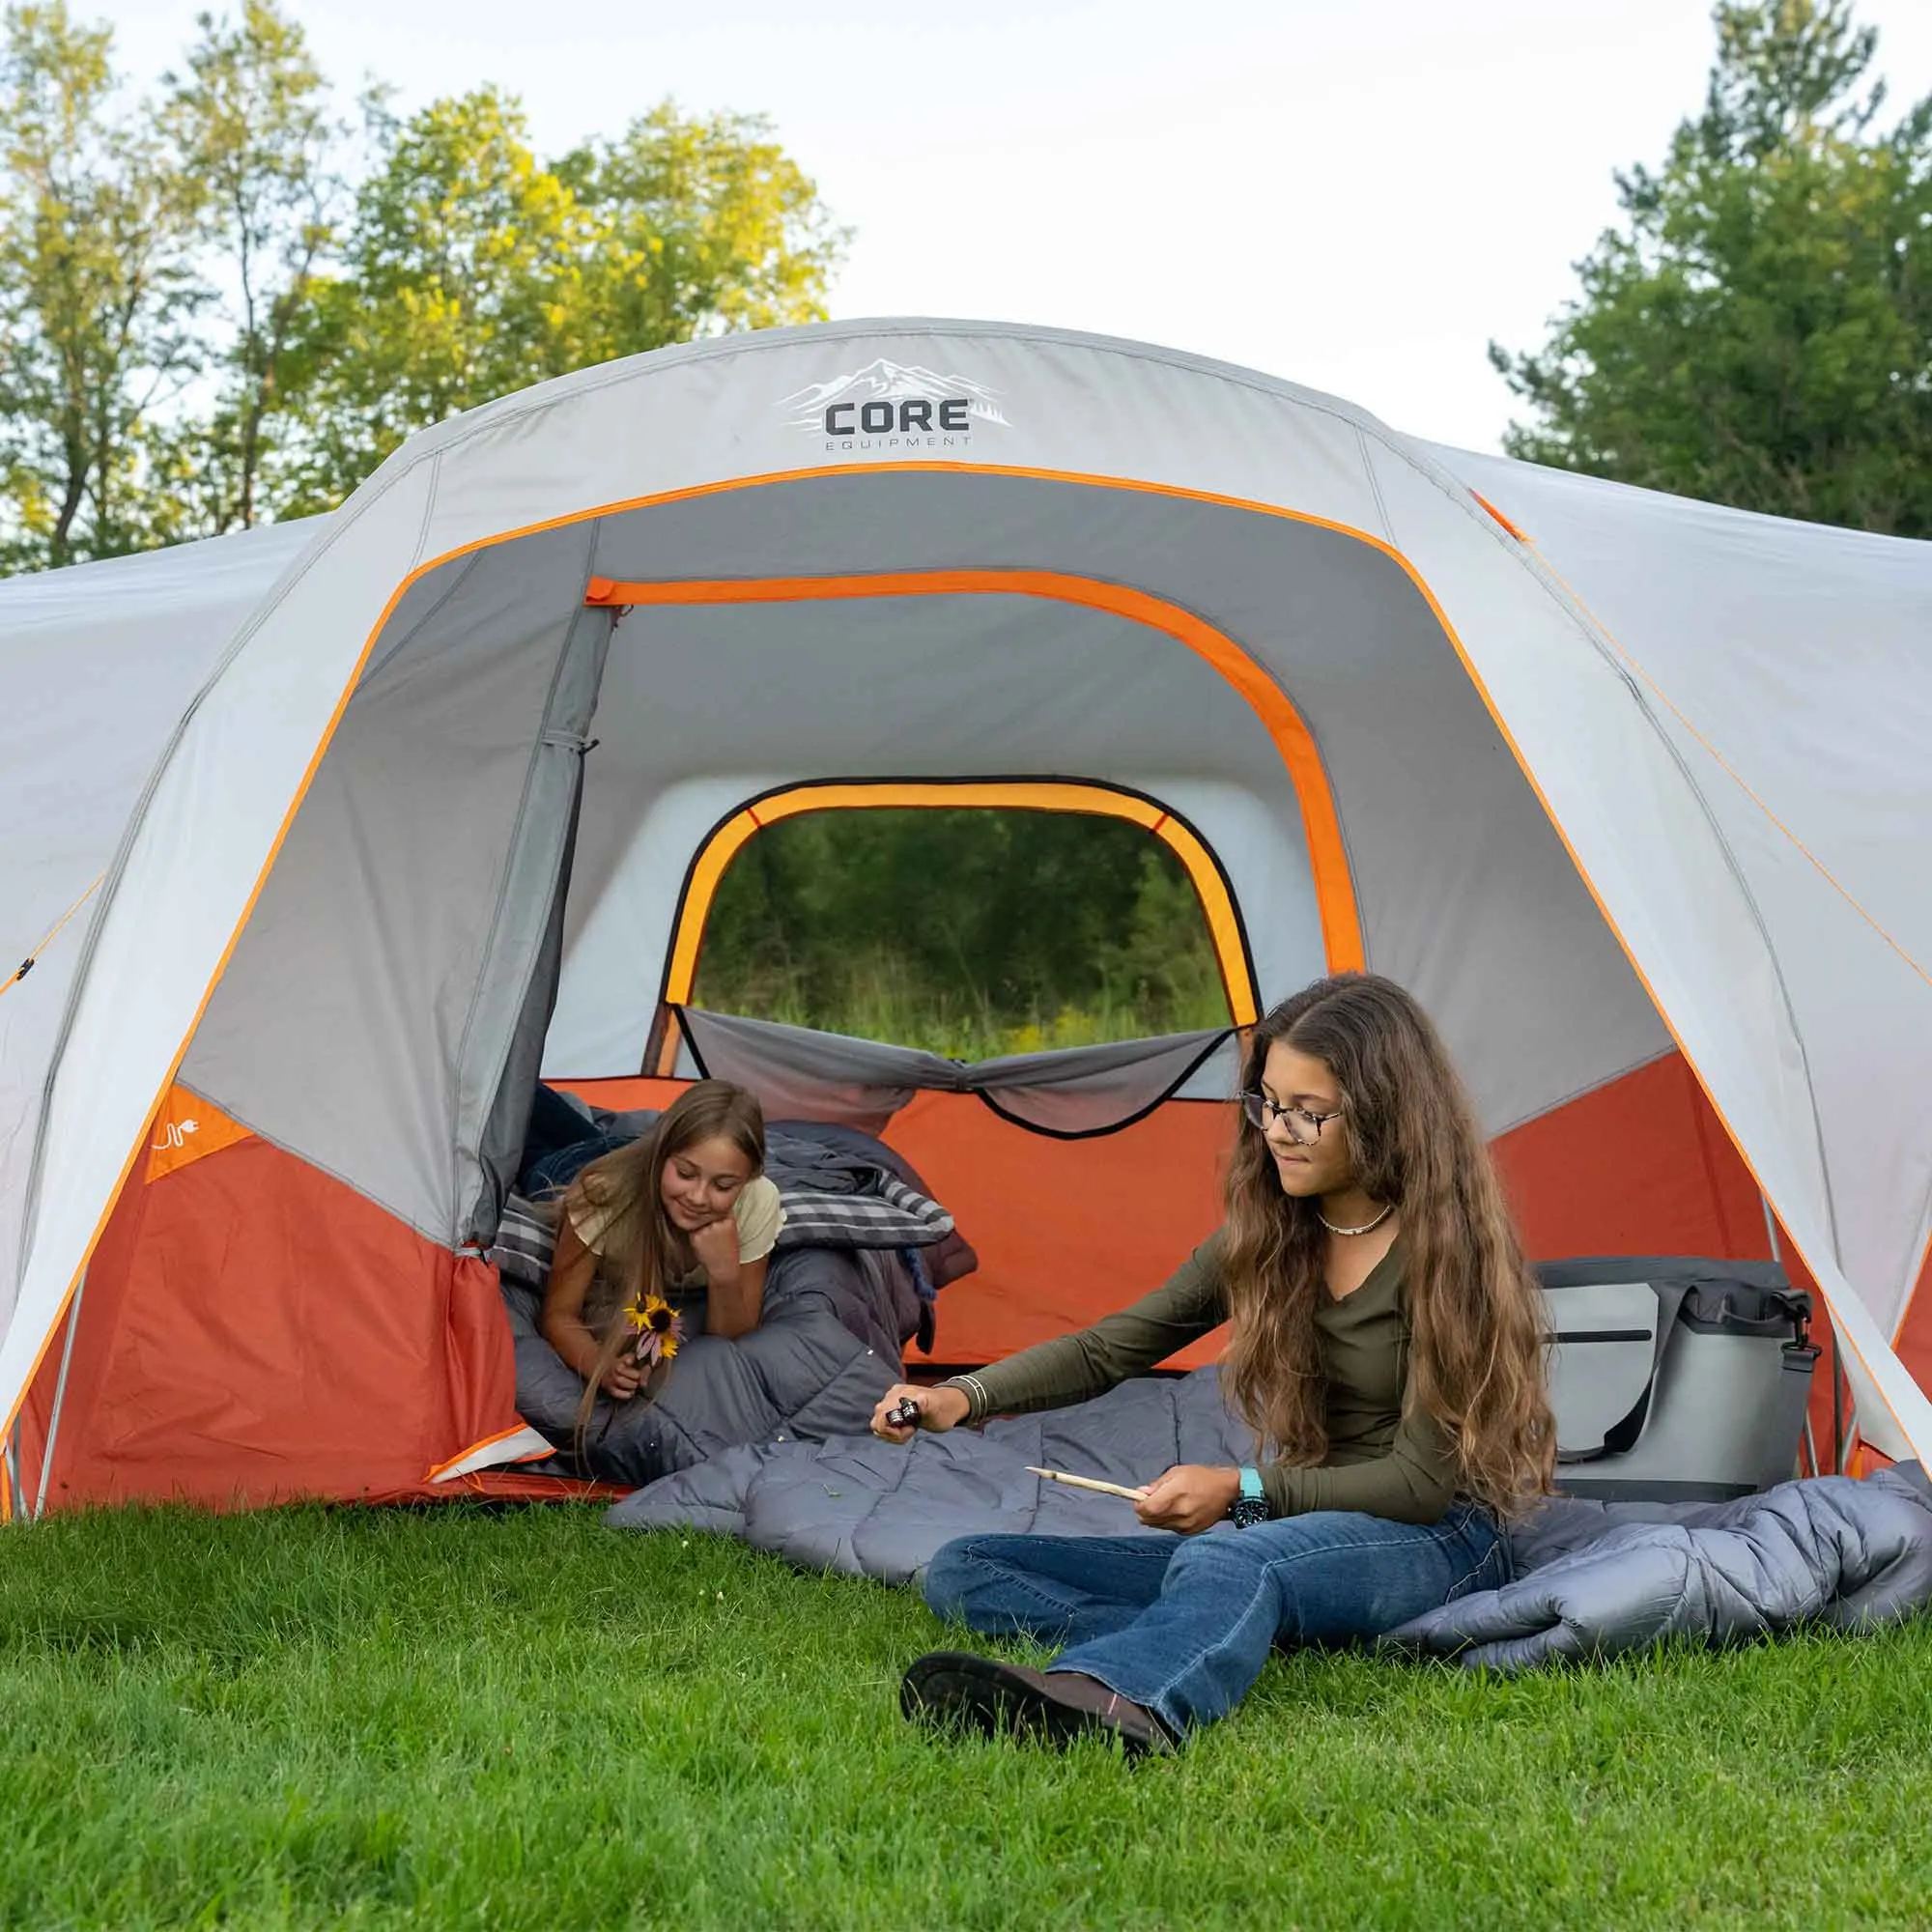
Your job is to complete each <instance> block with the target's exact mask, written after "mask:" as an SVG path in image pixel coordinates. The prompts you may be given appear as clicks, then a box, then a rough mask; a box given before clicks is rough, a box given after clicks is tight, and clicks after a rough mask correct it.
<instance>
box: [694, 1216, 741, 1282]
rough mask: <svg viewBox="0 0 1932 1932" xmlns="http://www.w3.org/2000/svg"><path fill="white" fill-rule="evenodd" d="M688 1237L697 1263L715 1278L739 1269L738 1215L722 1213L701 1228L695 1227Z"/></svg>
mask: <svg viewBox="0 0 1932 1932" xmlns="http://www.w3.org/2000/svg"><path fill="white" fill-rule="evenodd" d="M686 1238H687V1239H688V1240H689V1241H690V1242H691V1252H692V1254H693V1255H694V1256H696V1260H697V1264H698V1266H699V1267H701V1268H702V1269H703V1270H704V1272H705V1273H706V1274H707V1275H710V1276H711V1277H712V1278H713V1279H714V1280H715V1279H716V1278H717V1277H719V1276H720V1275H726V1276H728V1275H733V1274H736V1273H737V1271H738V1217H737V1216H736V1215H735V1214H721V1215H720V1216H719V1217H718V1219H717V1220H715V1221H707V1222H705V1224H704V1225H703V1227H701V1228H694V1229H693V1230H692V1231H691V1233H690V1235H689V1236H686Z"/></svg>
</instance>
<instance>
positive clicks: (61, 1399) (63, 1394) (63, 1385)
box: [33, 1274, 87, 1522]
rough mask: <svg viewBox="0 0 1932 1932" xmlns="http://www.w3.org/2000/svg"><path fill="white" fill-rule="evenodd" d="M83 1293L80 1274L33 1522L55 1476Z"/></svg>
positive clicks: (42, 1509) (69, 1314) (41, 1511)
mask: <svg viewBox="0 0 1932 1932" xmlns="http://www.w3.org/2000/svg"><path fill="white" fill-rule="evenodd" d="M85 1293H87V1276H86V1275H85V1274H83V1275H82V1276H81V1278H80V1286H79V1287H78V1288H76V1289H75V1290H74V1292H73V1301H72V1303H71V1305H70V1306H69V1308H68V1311H67V1339H66V1340H65V1341H64V1342H63V1343H62V1344H61V1363H60V1374H59V1376H58V1377H57V1378H55V1380H54V1406H53V1413H52V1414H51V1415H49V1416H48V1417H47V1439H46V1446H45V1447H44V1448H43V1450H42V1451H41V1486H40V1489H39V1490H38V1491H37V1492H35V1495H34V1516H33V1520H34V1521H36V1522H39V1521H40V1520H41V1518H42V1517H43V1516H44V1515H45V1514H46V1508H47V1484H48V1481H49V1480H50V1479H51V1477H52V1475H53V1472H54V1444H55V1442H56V1441H57V1440H58V1439H59V1436H60V1423H61V1406H62V1405H63V1404H64V1403H65V1402H66V1401H67V1372H68V1370H69V1369H70V1368H71V1366H72V1363H73V1338H74V1335H75V1333H76V1332H77V1331H78V1329H79V1327H80V1297H81V1296H82V1295H83V1294H85Z"/></svg>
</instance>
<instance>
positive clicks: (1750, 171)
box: [1490, 0, 1932, 536]
mask: <svg viewBox="0 0 1932 1932" xmlns="http://www.w3.org/2000/svg"><path fill="white" fill-rule="evenodd" d="M1714 17H1715V21H1716V25H1717V33H1718V53H1717V60H1716V64H1715V66H1714V68H1713V70H1712V72H1711V76H1710V83H1709V88H1708V92H1707V95H1706V99H1705V103H1704V108H1703V111H1702V113H1701V114H1700V115H1698V116H1697V117H1696V118H1695V119H1693V120H1687V121H1686V122H1684V123H1683V124H1682V125H1681V126H1680V127H1679V128H1678V129H1677V132H1676V134H1675V136H1674V137H1673V139H1672V141H1671V144H1670V150H1669V154H1668V156H1667V158H1666V160H1665V161H1664V163H1663V165H1662V167H1661V168H1660V169H1659V170H1657V171H1656V172H1654V173H1653V172H1652V171H1651V170H1649V169H1646V168H1641V167H1638V168H1634V169H1632V170H1631V171H1630V172H1629V173H1628V174H1620V175H1619V176H1618V177H1617V196H1618V202H1619V205H1620V206H1621V208H1622V211H1623V214H1624V217H1625V220H1624V224H1623V225H1622V226H1621V227H1620V228H1617V229H1613V230H1610V231H1607V232H1605V234H1604V236H1603V237H1602V238H1601V239H1600V240H1599V241H1598V244H1597V247H1596V249H1595V251H1594V252H1593V253H1592V254H1591V255H1589V256H1588V257H1586V258H1585V259H1584V260H1583V261H1581V262H1579V263H1578V264H1577V274H1578V277H1579V279H1580V283H1581V293H1580V295H1579V297H1578V298H1577V299H1576V300H1575V301H1573V302H1571V303H1570V304H1568V305H1567V306H1566V307H1565V308H1564V309H1563V311H1562V312H1561V313H1560V314H1559V315H1558V317H1557V318H1556V320H1555V322H1554V323H1553V325H1552V327H1551V332H1550V335H1549V338H1548V341H1547V342H1546V344H1545V345H1544V347H1543V348H1542V349H1541V350H1540V351H1536V352H1533V353H1529V354H1522V355H1512V354H1511V353H1509V352H1508V351H1506V350H1504V349H1502V348H1501V347H1499V346H1498V345H1496V344H1494V343H1492V344H1491V346H1490V357H1491V360H1492V363H1493V364H1494V365H1495V367H1496V368H1497V369H1498V370H1499V371H1500V372H1501V373H1502V375H1503V376H1504V378H1505V380H1506V381H1507V382H1508V383H1509V384H1510V387H1511V388H1512V389H1513V390H1514V391H1515V392H1516V394H1517V395H1518V396H1520V397H1521V398H1522V399H1523V400H1524V401H1525V402H1527V403H1528V404H1529V405H1530V407H1531V409H1532V410H1533V411H1534V412H1535V415H1536V418H1537V419H1536V420H1534V421H1532V422H1530V423H1527V424H1524V423H1516V424H1512V426H1511V428H1510V430H1509V432H1508V433H1507V435H1506V436H1505V438H1504V447H1505V449H1507V450H1508V452H1509V453H1510V454H1511V455H1513V456H1520V457H1526V458H1528V459H1529V460H1531V461H1533V462H1538V463H1548V464H1554V465H1557V466H1560V467H1563V468H1568V469H1579V470H1586V471H1589V472H1590V473H1592V474H1596V475H1601V476H1609V477H1614V478H1617V479H1619V480H1621V481H1624V482H1629V483H1638V484H1643V485H1646V486H1648V487H1650V488H1653V489H1661V490H1670V491H1675V492H1679V493H1681V494H1684V495H1689V496H1693V497H1707V498H1710V499H1713V500H1716V501H1719V502H1726V503H1735V504H1738V505H1740V506H1742V507H1744V508H1747V509H1753V510H1764V511H1770V512H1774V513H1776V514H1779V515H1785V516H1794V517H1804V518H1809V519H1812V520H1814V521H1818V522H1825V523H1837V524H1849V525H1854V526H1861V527H1863V528H1867V529H1873V530H1882V531H1889V532H1892V533H1895V534H1899V535H1913V536H1926V535H1932V99H1926V100H1923V101H1920V102H1919V103H1918V105H1917V106H1915V107H1913V108H1912V109H1911V110H1910V111H1909V112H1908V113H1906V114H1905V115H1903V116H1902V117H1901V118H1900V119H1898V120H1897V121H1896V122H1895V123H1894V124H1893V125H1892V126H1891V127H1890V128H1887V129H1884V130H1883V131H1881V130H1879V128H1878V120H1879V116H1880V113H1881V111H1882V109H1883V106H1884V100H1885V94H1884V89H1883V87H1882V86H1880V85H1871V86H1866V85H1865V84H1864V82H1865V75H1866V73H1867V72H1868V71H1869V69H1870V66H1871V62H1872V58H1873V55H1874V53H1875V51H1876V47H1877V35H1876V33H1875V32H1874V31H1872V30H1870V29H1864V28H1859V27H1857V26H1856V25H1854V23H1853V20H1852V18H1851V14H1850V9H1849V6H1848V4H1847V0H1763V4H1754V5H1719V7H1718V8H1717V10H1716V13H1715V16H1714Z"/></svg>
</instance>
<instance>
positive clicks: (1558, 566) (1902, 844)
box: [1436, 450, 1932, 1331]
mask: <svg viewBox="0 0 1932 1932" xmlns="http://www.w3.org/2000/svg"><path fill="white" fill-rule="evenodd" d="M1436 454H1437V455H1438V457H1439V458H1440V459H1441V461H1442V462H1443V463H1444V464H1446V465H1447V466H1448V467H1449V468H1451V469H1454V470H1455V471H1456V473H1457V474H1458V475H1460V476H1461V477H1463V479H1464V480H1465V481H1467V482H1468V483H1470V484H1471V485H1472V486H1473V487H1475V488H1476V489H1477V490H1479V491H1481V492H1482V493H1483V494H1484V495H1485V496H1486V497H1488V498H1489V500H1490V501H1492V502H1493V503H1494V504H1495V505H1496V507H1497V508H1498V509H1499V510H1501V511H1502V512H1503V513H1504V515H1506V516H1508V517H1510V518H1511V520H1512V521H1513V522H1515V523H1517V524H1518V525H1519V526H1520V527H1521V528H1522V529H1523V531H1524V534H1525V535H1526V536H1527V537H1528V539H1529V540H1530V542H1531V543H1532V544H1534V545H1535V546H1536V549H1537V551H1538V554H1540V555H1541V556H1542V557H1543V558H1544V559H1545V560H1546V561H1547V563H1548V567H1549V568H1550V570H1551V571H1552V572H1553V573H1557V574H1559V575H1560V579H1561V581H1562V582H1563V583H1564V585H1565V587H1566V589H1568V590H1569V591H1570V592H1571V593H1572V594H1573V595H1574V596H1575V597H1576V598H1577V600H1578V602H1579V603H1580V605H1581V606H1582V607H1583V608H1584V609H1585V610H1586V611H1588V613H1589V614H1590V616H1591V617H1592V618H1593V619H1594V620H1595V621H1596V622H1597V624H1598V625H1599V626H1601V630H1602V636H1603V638H1604V640H1605V646H1606V650H1607V655H1608V657H1609V660H1610V662H1611V663H1612V664H1613V665H1614V667H1615V668H1617V669H1618V670H1619V671H1620V672H1622V673H1625V674H1627V675H1628V676H1629V678H1630V679H1631V680H1632V681H1633V682H1634V686H1635V691H1636V696H1637V698H1638V701H1639V702H1640V703H1641V704H1642V705H1643V707H1644V709H1645V711H1646V712H1647V714H1648V716H1649V717H1650V719H1651V721H1652V722H1653V724H1654V725H1655V726H1656V727H1657V729H1658V730H1659V732H1660V733H1661V734H1662V737H1663V738H1664V739H1665V741H1666V742H1667V743H1668V744H1669V745H1670V747H1671V749H1672V752H1673V753H1674V754H1675V755H1676V756H1677V757H1678V759H1679V760H1680V761H1681V763H1682V765H1683V767H1684V769H1685V771H1686V774H1687V776H1688V777H1689V778H1690V781H1691V783H1692V784H1693V785H1694V786H1695V788H1696V790H1697V793H1698V796H1699V797H1700V799H1701V800H1702V801H1703V803H1704V805H1705V806H1706V808H1707V809H1708V810H1709V812H1710V814H1711V816H1712V818H1713V820H1714V822H1715V823H1716V825H1717V827H1718V829H1719V833H1720V835H1721V837H1722V838H1723V840H1724V843H1725V846H1726V848H1727V850H1728V853H1729V856H1730V859H1731V861H1732V863H1733V864H1734V865H1735V867H1737V870H1738V872H1739V874H1740V877H1741V882H1742V885H1743V888H1744V890H1745V891H1746V892H1747V894H1748V895H1749V899H1750V902H1751V906H1752V911H1753V914H1754V916H1755V918H1756V919H1757V920H1759V921H1760V922H1761V923H1762V924H1763V928H1764V931H1765V934H1766V937H1767V939H1768V941H1769V943H1770V946H1771V950H1772V952H1773V953H1774V955H1775V957H1776V962H1777V970H1778V973H1779V976H1780V979H1781V982H1782V984H1781V997H1782V998H1783V999H1784V1000H1785V1001H1786V1002H1788V1004H1789V1007H1790V1009H1791V1012H1792V1015H1793V1020H1794V1024H1795V1026H1796V1029H1797V1034H1798V1040H1797V1042H1796V1043H1795V1045H1794V1050H1799V1049H1801V1048H1802V1053H1803V1066H1804V1070H1803V1079H1804V1090H1805V1092H1804V1101H1803V1102H1801V1104H1803V1105H1808V1106H1810V1107H1812V1108H1815V1110H1816V1124H1815V1127H1814V1129H1813V1132H1814V1133H1815V1137H1816V1144H1817V1150H1818V1158H1819V1172H1818V1174H1817V1177H1816V1182H1817V1187H1818V1200H1817V1208H1818V1211H1819V1213H1820V1214H1821V1216H1822V1217H1823V1221H1824V1224H1825V1225H1826V1226H1827V1227H1828V1228H1829V1230H1830V1235H1831V1239H1832V1242H1833V1246H1834V1247H1835V1250H1836V1252H1837V1254H1838V1256H1839V1259H1840V1261H1841V1263H1842V1264H1843V1266H1844V1268H1845V1270H1846V1272H1847V1274H1848V1275H1849V1276H1850V1277H1851V1278H1852V1279H1853V1280H1855V1281H1857V1282H1860V1283H1861V1284H1863V1285H1864V1290H1863V1292H1864V1293H1865V1296H1866V1299H1867V1301H1868V1303H1869V1305H1870V1306H1871V1308H1872V1312H1873V1314H1874V1315H1875V1316H1876V1317H1877V1318H1878V1320H1879V1321H1881V1323H1882V1324H1883V1325H1884V1326H1885V1327H1886V1328H1887V1329H1888V1331H1895V1330H1896V1328H1897V1327H1898V1326H1899V1324H1900V1323H1901V1322H1902V1321H1903V1320H1904V1315H1905V1299H1906V1296H1907V1294H1908V1293H1910V1290H1911V1288H1912V1285H1913V1284H1914V1283H1915V1282H1916V1281H1917V1279H1918V1274H1919V1270H1920V1266H1921V1264H1922V1262H1923V1258H1924V1255H1925V1250H1926V1241H1927V1237H1928V1234H1932V1133H1928V1132H1927V1122H1928V1120H1929V1119H1932V1101H1928V1098H1927V1096H1928V1095H1932V1024H1928V1015H1927V1005H1926V996H1927V991H1928V988H1929V987H1932V890H1928V889H1927V877H1928V870H1932V867H1928V864H1927V857H1926V835H1927V830H1928V828H1932V674H1928V665H1932V544H1923V543H1901V542H1897V541H1894V540H1892V539H1889V538H1886V537H1875V536H1868V535H1865V534H1864V533H1862V532H1861V531H1857V530H1839V529H1825V528H1821V527H1819V526H1815V525H1809V524H1798V523H1791V522H1788V521H1785V520H1782V519H1778V518H1772V517H1759V516H1751V515H1748V514H1747V513H1745V512H1743V511H1740V510H1729V509H1722V508H1719V507H1718V506H1717V505H1715V504H1710V503H1692V502H1687V501H1685V500H1683V499H1682V498H1678V497H1660V496H1657V495H1655V494H1654V493H1652V492H1649V491H1643V490H1633V489H1628V488H1625V487H1623V486H1621V485H1619V484H1614V483H1604V482H1600V481H1598V480H1596V479H1595V478H1591V477H1581V476H1571V475H1565V474H1563V473H1562V472H1560V471H1554V470H1547V469H1535V468H1533V467H1532V466H1530V465H1527V464H1520V463H1511V462H1508V461H1507V460H1505V459H1503V458H1500V457H1478V456H1470V455H1466V454H1463V453H1460V452H1455V451H1447V450H1442V451H1437V452H1436ZM1634 560H1640V567H1633V563H1634ZM1854 988H1856V989H1857V990H1856V992H1853V990H1852V989H1854ZM1803 1137H1804V1130H1803V1126H1802V1123H1801V1124H1800V1125H1799V1126H1798V1128H1797V1138H1798V1139H1800V1140H1802V1139H1803ZM1874 1185H1876V1187H1877V1188H1878V1189H1879V1190H1881V1191H1883V1192H1885V1193H1886V1194H1889V1196H1890V1197H1891V1198H1892V1199H1894V1200H1895V1201H1896V1202H1897V1203H1898V1204H1899V1209H1900V1211H1898V1212H1897V1213H1895V1214H1890V1215H1878V1214H1874V1213H1873V1212H1872V1211H1871V1190H1872V1189H1873V1188H1874Z"/></svg>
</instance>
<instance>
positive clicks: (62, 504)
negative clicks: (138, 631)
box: [0, 0, 206, 571]
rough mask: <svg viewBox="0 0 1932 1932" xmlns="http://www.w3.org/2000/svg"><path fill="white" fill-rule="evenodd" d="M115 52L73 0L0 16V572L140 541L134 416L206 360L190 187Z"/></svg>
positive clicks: (142, 416)
mask: <svg viewBox="0 0 1932 1932" xmlns="http://www.w3.org/2000/svg"><path fill="white" fill-rule="evenodd" d="M110 56H111V36H110V34H109V32H108V30H107V29H106V28H104V27H82V26H79V25H77V24H76V23H75V22H74V21H73V19H72V18H71V16H70V14H69V13H68V10H67V8H66V6H65V4H63V0H51V4H48V5H44V6H17V7H14V8H10V9H9V10H8V12H7V14H6V15H5V17H4V22H0V475H4V483H5V494H4V497H0V571H5V570H14V569H23V568H32V567H34V566H35V565H38V564H42V563H48V564H61V563H68V562H71V561H72V560H74V559H75V558H78V557H83V556H111V555H115V554H119V553H121V552H124V551H128V550H133V549H138V548H140V547H141V546H142V544H143V543H144V542H145V541H146V529H145V526H144V518H143V507H144V506H143V503H142V499H141V450H140V446H139V436H140V432H141V431H142V429H143V427H144V425H145V424H146V422H147V420H148V418H149V415H150V412H152V411H153V409H154V408H155V406H156V403H157V402H160V401H163V400H165V399H166V398H167V397H168V396H170V395H171V394H172V393H174V392H175V391H176V390H177V389H178V388H179V386H180V385H181V384H183V383H184V382H185V380H186V379H187V378H188V377H189V376H190V375H192V373H193V372H194V370H195V369H196V368H197V367H198V365H199V361H200V356H201V348H200V344H199V341H198V337H197V335H196V332H195V329H194V327H193V322H194V318H195V315H196V312H197V311H198V309H199V308H200V307H201V306H202V304H203V302H204V300H205V297H206V291H205V289H204V287H203V285H202V284H201V282H200V280H199V278H198V277H197V275H196V274H195V272H194V269H193V264H192V260H191V242H192V236H193V229H194V221H195V203H196V196H195V194H194V192H193V190H192V188H191V187H190V186H188V185H186V184H185V183H184V182H183V181H182V180H181V179H180V178H179V176H178V175H177V174H176V173H175V172H174V171H173V170H172V169H171V168H170V167H169V165H168V162H167V155H166V149H165V144H164V142H163V141H162V139H161V137H160V135H159V132H158V130H157V129H156V127H155V125H154V122H153V117H152V116H151V115H149V114H147V113H145V112H142V111H135V112H132V113H121V112H117V108H116V101H115V87H116V79H115V74H114V70H113V65H112V61H111V57H110Z"/></svg>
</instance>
